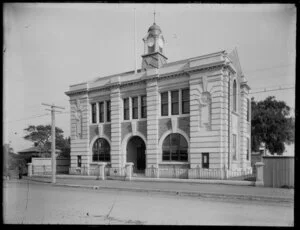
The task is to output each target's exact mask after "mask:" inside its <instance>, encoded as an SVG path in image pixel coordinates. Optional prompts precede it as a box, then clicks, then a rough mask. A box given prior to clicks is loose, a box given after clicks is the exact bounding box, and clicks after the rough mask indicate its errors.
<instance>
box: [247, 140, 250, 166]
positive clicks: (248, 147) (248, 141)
mask: <svg viewBox="0 0 300 230" xmlns="http://www.w3.org/2000/svg"><path fill="white" fill-rule="evenodd" d="M249 149H250V140H249V138H248V137H247V160H249V154H250V151H249Z"/></svg>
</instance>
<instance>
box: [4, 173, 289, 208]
mask: <svg viewBox="0 0 300 230" xmlns="http://www.w3.org/2000/svg"><path fill="white" fill-rule="evenodd" d="M95 178H96V177H95ZM95 178H94V177H81V176H71V175H58V176H57V177H56V183H55V184H52V183H51V181H52V179H51V176H32V177H27V176H24V177H23V179H21V180H17V179H12V180H6V181H7V182H20V183H28V181H29V182H32V183H43V184H49V185H52V186H63V187H77V188H86V189H94V190H95V189H98V190H120V191H133V192H146V193H164V194H169V195H179V196H196V197H199V198H213V199H234V200H236V199H239V200H248V201H249V200H250V201H251V200H253V201H262V202H283V203H290V204H291V203H294V189H287V188H269V187H254V186H251V185H250V186H245V185H238V184H219V183H194V182H188V181H187V180H185V182H184V183H182V182H181V183H178V181H174V180H173V181H172V180H169V181H167V180H164V181H153V180H152V181H145V180H143V181H138V180H135V181H121V180H96V179H95ZM179 181H180V179H179Z"/></svg>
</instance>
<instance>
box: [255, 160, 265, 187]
mask: <svg viewBox="0 0 300 230" xmlns="http://www.w3.org/2000/svg"><path fill="white" fill-rule="evenodd" d="M264 165H265V164H264V163H263V162H256V163H255V168H256V181H255V186H259V187H261V186H264V171H263V169H264V167H263V166H264Z"/></svg>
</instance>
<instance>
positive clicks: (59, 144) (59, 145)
mask: <svg viewBox="0 0 300 230" xmlns="http://www.w3.org/2000/svg"><path fill="white" fill-rule="evenodd" d="M24 131H25V132H27V134H26V135H25V136H24V139H25V140H28V141H32V142H33V144H34V146H39V147H40V148H41V155H42V153H43V156H50V155H49V152H50V150H51V125H38V126H34V125H30V126H28V127H27V128H25V129H24ZM63 133H64V131H63V130H62V129H61V128H58V127H55V144H56V149H60V150H61V151H62V153H63V155H68V154H70V141H69V138H64V136H63Z"/></svg>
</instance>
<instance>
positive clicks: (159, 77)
mask: <svg viewBox="0 0 300 230" xmlns="http://www.w3.org/2000/svg"><path fill="white" fill-rule="evenodd" d="M222 68H223V69H224V70H225V69H229V70H231V72H233V73H235V72H236V71H235V70H234V69H233V68H232V67H231V66H230V65H228V64H226V63H224V62H222V63H221V64H220V63H219V64H217V65H212V66H205V67H203V66H202V67H201V66H196V67H193V68H186V69H183V70H180V71H175V72H171V73H165V74H161V75H160V74H159V73H158V74H153V75H152V76H148V77H146V78H143V79H139V80H133V81H126V82H121V83H120V82H117V83H114V84H110V85H106V86H98V87H95V88H90V89H82V90H76V91H68V92H65V94H66V95H68V96H73V95H80V94H85V93H91V92H95V91H100V90H101V91H105V90H111V89H113V88H124V87H126V86H132V85H140V84H146V83H147V82H151V81H162V80H166V79H171V78H178V77H182V76H190V74H191V73H198V72H206V71H212V70H216V69H222Z"/></svg>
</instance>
